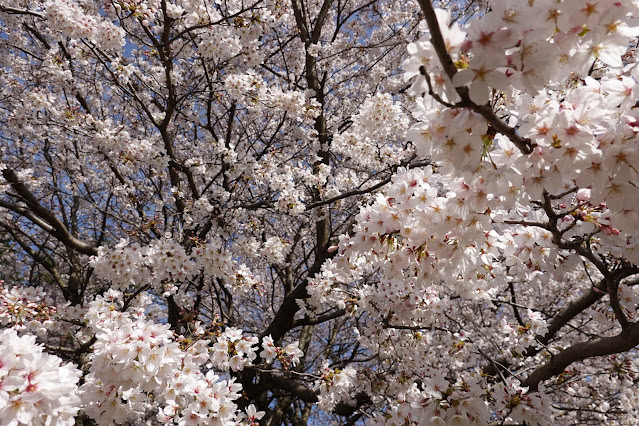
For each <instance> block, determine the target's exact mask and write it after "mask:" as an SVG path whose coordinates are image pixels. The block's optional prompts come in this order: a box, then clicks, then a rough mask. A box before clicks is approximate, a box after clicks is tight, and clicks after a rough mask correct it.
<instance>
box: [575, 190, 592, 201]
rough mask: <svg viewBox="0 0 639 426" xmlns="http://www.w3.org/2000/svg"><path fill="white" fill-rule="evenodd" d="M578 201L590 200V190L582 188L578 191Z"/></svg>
mask: <svg viewBox="0 0 639 426" xmlns="http://www.w3.org/2000/svg"><path fill="white" fill-rule="evenodd" d="M577 200H578V201H588V200H590V188H581V189H580V190H579V191H577Z"/></svg>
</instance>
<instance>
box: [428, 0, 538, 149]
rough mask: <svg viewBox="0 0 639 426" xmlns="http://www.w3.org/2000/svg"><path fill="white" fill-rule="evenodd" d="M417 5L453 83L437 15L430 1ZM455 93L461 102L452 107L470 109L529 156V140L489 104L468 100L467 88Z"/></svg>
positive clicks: (451, 67)
mask: <svg viewBox="0 0 639 426" xmlns="http://www.w3.org/2000/svg"><path fill="white" fill-rule="evenodd" d="M417 3H418V4H419V6H420V7H421V9H422V12H424V17H425V19H426V22H427V24H428V29H429V30H430V36H431V40H430V41H431V43H432V44H433V47H434V48H435V52H437V57H438V58H439V61H440V63H441V64H442V68H443V69H444V72H445V73H446V75H447V76H448V78H450V81H451V82H452V81H453V77H455V74H457V68H456V67H455V64H454V63H453V59H452V58H451V57H450V55H449V54H448V50H447V49H446V43H445V42H444V37H443V36H442V32H441V29H440V28H439V23H438V22H437V15H436V14H435V9H434V8H433V4H432V3H431V0H417ZM455 91H456V92H457V94H458V95H459V97H460V98H461V102H458V103H457V104H455V105H454V106H455V107H457V108H464V107H466V108H470V109H472V110H473V111H474V112H476V113H478V114H480V115H481V116H482V117H484V119H485V120H486V121H487V122H488V123H489V124H490V125H491V126H492V127H493V128H494V129H495V130H496V131H497V132H499V133H501V134H503V135H504V136H507V137H508V139H510V141H511V142H512V143H513V144H515V146H516V147H517V148H519V150H520V151H521V152H523V153H524V154H530V153H531V152H532V150H533V144H532V141H531V140H530V139H526V138H522V137H521V136H520V135H519V134H517V130H515V129H514V128H512V127H510V126H509V125H508V124H506V123H505V122H504V121H503V120H501V119H500V118H499V117H497V114H495V111H493V109H492V107H491V106H490V105H489V104H485V105H477V104H476V103H475V102H473V101H472V100H471V99H470V95H469V91H468V87H466V86H462V87H455ZM444 105H448V103H444Z"/></svg>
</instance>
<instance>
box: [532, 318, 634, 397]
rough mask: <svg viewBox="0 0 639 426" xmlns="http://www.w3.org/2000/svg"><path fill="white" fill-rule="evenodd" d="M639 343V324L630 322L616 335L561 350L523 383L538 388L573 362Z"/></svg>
mask: <svg viewBox="0 0 639 426" xmlns="http://www.w3.org/2000/svg"><path fill="white" fill-rule="evenodd" d="M638 344H639V324H638V323H630V325H629V326H628V327H627V328H626V329H624V330H623V331H622V332H621V333H620V334H618V335H616V336H613V337H603V338H601V339H597V340H594V341H592V342H584V343H577V344H576V345H573V346H570V347H569V348H567V349H565V350H563V351H561V352H559V353H558V354H556V355H554V356H553V357H552V358H551V359H550V361H548V362H547V363H545V364H544V365H542V366H541V367H539V368H537V369H536V370H534V371H533V372H532V373H531V374H530V375H529V376H528V377H527V378H526V379H525V380H524V381H523V382H522V384H521V385H522V386H524V387H528V388H529V390H531V391H534V390H537V387H538V386H539V384H540V383H541V382H543V381H544V380H547V379H550V378H551V377H553V376H556V375H558V374H561V373H562V372H563V371H564V370H565V369H566V367H568V366H569V365H570V364H572V363H573V362H577V361H581V360H584V359H586V358H593V357H598V356H605V355H612V354H617V353H621V352H625V351H629V350H630V349H632V348H634V347H635V346H637V345H638Z"/></svg>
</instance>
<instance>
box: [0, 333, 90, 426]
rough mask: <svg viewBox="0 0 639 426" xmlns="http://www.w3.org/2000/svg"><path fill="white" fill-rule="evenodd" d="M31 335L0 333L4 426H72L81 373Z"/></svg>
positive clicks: (0, 407)
mask: <svg viewBox="0 0 639 426" xmlns="http://www.w3.org/2000/svg"><path fill="white" fill-rule="evenodd" d="M43 349H44V348H43V347H42V346H41V345H38V344H36V337H35V336H33V335H31V334H25V335H22V336H19V335H18V333H17V332H16V330H15V329H13V328H8V329H4V330H0V418H1V419H2V420H0V421H1V422H2V424H3V425H11V426H14V425H15V426H18V425H51V424H55V425H73V424H75V416H76V415H77V413H78V411H79V410H80V407H81V404H80V397H79V396H78V387H77V383H78V381H79V380H80V377H81V376H82V372H81V371H80V370H78V369H77V368H76V367H75V366H74V365H73V364H62V360H61V359H60V358H58V357H57V356H55V355H49V354H47V353H45V352H44V351H43Z"/></svg>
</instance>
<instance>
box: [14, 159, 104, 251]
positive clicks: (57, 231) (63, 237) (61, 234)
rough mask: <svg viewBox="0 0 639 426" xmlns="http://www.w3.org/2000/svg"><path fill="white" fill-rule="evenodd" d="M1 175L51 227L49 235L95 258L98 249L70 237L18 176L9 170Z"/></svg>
mask: <svg viewBox="0 0 639 426" xmlns="http://www.w3.org/2000/svg"><path fill="white" fill-rule="evenodd" d="M2 175H3V176H4V178H5V179H6V180H7V182H9V184H11V187H12V188H13V189H14V190H15V191H16V192H17V193H18V195H19V196H20V199H21V200H22V201H24V203H25V204H26V205H27V206H28V207H29V209H30V210H31V211H33V213H35V214H36V215H37V216H38V217H40V218H42V219H43V220H44V221H45V222H46V223H47V224H49V225H51V227H52V229H51V230H50V234H51V235H52V236H54V237H55V238H57V239H58V240H59V241H60V242H61V243H63V244H64V245H65V246H67V247H69V248H71V249H73V250H75V251H77V252H79V253H82V254H87V255H89V256H95V255H97V254H98V249H97V248H96V247H94V246H93V245H91V244H88V243H85V242H84V241H81V240H79V239H77V238H76V237H75V236H73V235H71V233H70V232H69V230H68V229H67V228H66V226H64V224H63V223H62V222H61V221H60V219H58V218H57V217H56V216H55V214H53V212H52V211H51V210H49V209H47V208H46V207H44V206H43V205H42V204H40V203H39V202H38V200H37V199H36V198H35V196H34V195H33V194H32V193H31V191H30V190H29V188H28V187H27V186H26V185H25V184H24V183H22V182H20V179H18V176H17V175H16V174H15V172H14V171H13V170H11V169H4V170H2Z"/></svg>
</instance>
